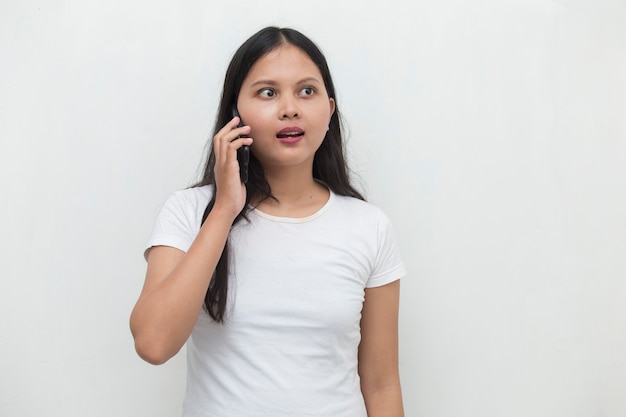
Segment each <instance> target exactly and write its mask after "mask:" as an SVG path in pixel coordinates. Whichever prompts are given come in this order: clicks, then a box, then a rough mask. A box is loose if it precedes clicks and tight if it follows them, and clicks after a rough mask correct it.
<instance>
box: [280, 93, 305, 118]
mask: <svg viewBox="0 0 626 417" xmlns="http://www.w3.org/2000/svg"><path fill="white" fill-rule="evenodd" d="M300 116H301V112H300V109H299V108H298V105H297V103H296V100H295V99H294V98H291V97H289V98H287V97H286V98H284V99H283V100H282V101H281V107H280V118H281V119H297V118H299V117H300Z"/></svg>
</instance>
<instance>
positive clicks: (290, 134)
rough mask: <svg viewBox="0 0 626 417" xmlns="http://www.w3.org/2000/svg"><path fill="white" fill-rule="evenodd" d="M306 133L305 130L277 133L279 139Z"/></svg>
mask: <svg viewBox="0 0 626 417" xmlns="http://www.w3.org/2000/svg"><path fill="white" fill-rule="evenodd" d="M302 135H304V132H291V133H279V134H278V135H276V137H277V138H278V139H287V138H297V137H298V136H302Z"/></svg>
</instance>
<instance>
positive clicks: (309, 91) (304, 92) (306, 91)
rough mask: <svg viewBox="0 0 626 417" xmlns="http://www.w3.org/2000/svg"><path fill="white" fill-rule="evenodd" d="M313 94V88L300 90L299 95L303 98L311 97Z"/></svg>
mask: <svg viewBox="0 0 626 417" xmlns="http://www.w3.org/2000/svg"><path fill="white" fill-rule="evenodd" d="M314 92H315V90H314V89H313V87H304V88H303V89H302V90H300V93H301V94H302V95H303V96H311V95H313V93H314Z"/></svg>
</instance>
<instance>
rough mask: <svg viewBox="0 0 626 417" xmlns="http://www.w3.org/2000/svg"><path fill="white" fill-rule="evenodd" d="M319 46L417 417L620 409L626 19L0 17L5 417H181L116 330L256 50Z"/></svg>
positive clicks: (163, 6)
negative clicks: (229, 76) (225, 101)
mask: <svg viewBox="0 0 626 417" xmlns="http://www.w3.org/2000/svg"><path fill="white" fill-rule="evenodd" d="M268 24H276V25H281V26H291V27H295V28H297V29H300V30H302V31H303V32H304V33H306V34H308V35H309V36H310V37H311V38H313V39H314V40H315V41H316V42H317V43H318V44H319V45H320V46H321V48H322V49H323V50H324V51H325V53H326V55H327V58H328V60H329V63H330V66H331V70H332V72H333V74H334V77H335V82H336V84H337V88H338V102H339V106H340V107H341V109H342V110H343V111H344V114H345V116H346V118H347V122H348V127H349V129H348V130H349V150H350V159H351V161H352V165H353V167H354V169H355V170H356V171H357V173H358V174H359V176H360V179H361V182H362V183H363V184H366V186H365V187H363V188H364V189H365V191H366V194H367V196H368V198H369V200H370V201H371V202H373V203H375V204H377V205H379V206H380V207H382V208H383V209H384V210H385V211H386V212H387V213H388V215H389V216H390V217H391V219H392V221H393V223H394V224H395V226H396V231H397V235H398V239H399V242H400V246H401V249H402V252H403V255H404V257H405V259H406V264H407V267H408V269H409V275H408V276H407V277H406V279H404V280H403V284H402V305H401V328H400V331H401V346H400V348H401V363H400V366H401V376H402V382H403V389H404V395H405V409H406V415H407V416H428V417H457V416H459V417H465V416H480V417H502V416H506V417H509V416H520V417H522V416H523V417H527V416H533V417H600V416H602V417H623V416H624V415H626V395H624V393H625V392H626V302H625V301H624V300H626V279H625V278H626V255H625V253H626V195H625V191H626V2H624V1H620V0H560V1H549V0H519V1H514V0H474V1H462V0H440V1H434V0H431V1H426V0H413V1H380V2H356V1H349V2H348V1H346V2H341V1H337V0H335V1H322V0H318V1H307V2H293V1H258V0H254V1H252V0H239V1H237V2H228V1H221V2H209V1H205V0H185V1H174V0H171V1H168V0H152V1H147V0H142V1H121V0H113V1H106V2H104V1H101V2H96V1H84V0H65V1H61V0H56V1H35V0H20V1H15V0H14V1H10V0H1V3H0V138H1V142H0V175H1V187H2V188H1V193H0V198H1V203H0V227H1V229H0V236H1V239H0V250H1V252H0V254H1V256H2V259H1V264H0V273H1V275H0V321H1V327H0V415H1V416H2V417H18V416H20V417H22V416H26V417H41V416H46V417H55V416H63V417H67V416H103V417H110V416H153V417H160V416H163V417H165V416H176V415H178V414H179V413H180V408H181V407H180V403H181V399H182V393H183V390H184V372H185V371H184V354H182V353H181V354H180V355H179V356H177V357H175V358H174V359H172V360H171V361H170V362H168V363H167V364H165V365H163V366H160V367H153V366H151V365H148V364H146V363H144V362H142V361H141V360H140V359H139V358H138V357H137V356H136V354H135V352H134V349H133V344H132V339H131V336H130V332H129V329H128V317H129V314H130V311H131V308H132V306H133V304H134V302H135V300H136V297H137V295H138V293H139V290H140V288H141V285H142V282H143V275H144V272H145V262H144V260H143V258H142V252H143V244H144V242H145V240H146V239H147V238H148V235H149V233H150V230H151V228H152V224H153V221H154V217H155V215H156V213H157V210H158V208H159V206H160V205H161V204H162V202H163V201H164V200H165V198H166V197H167V196H168V195H169V194H170V193H171V192H173V191H174V190H176V189H180V188H184V187H186V186H188V185H189V184H191V183H192V182H193V180H194V179H195V178H196V175H197V171H198V166H199V164H200V162H201V160H202V153H203V150H204V146H205V143H206V141H207V139H208V138H209V136H210V131H211V127H212V123H213V117H214V112H215V109H216V104H217V100H218V96H219V94H220V87H221V83H222V79H223V74H224V71H225V67H226V65H227V62H228V60H229V58H230V56H231V54H232V53H233V52H234V50H235V49H236V48H237V46H239V44H240V43H241V42H242V41H243V40H245V39H246V38H247V37H248V36H250V35H251V34H252V33H254V32H256V31H257V30H258V29H260V28H261V27H263V26H266V25H268Z"/></svg>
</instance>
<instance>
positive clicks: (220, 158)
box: [213, 117, 252, 220]
mask: <svg viewBox="0 0 626 417" xmlns="http://www.w3.org/2000/svg"><path fill="white" fill-rule="evenodd" d="M240 121H241V119H240V118H239V117H234V118H233V119H232V120H231V121H230V122H228V123H227V124H226V126H224V127H223V128H222V129H221V130H220V131H219V132H217V134H216V135H215V136H214V137H213V152H214V153H215V168H214V173H215V188H216V195H215V206H213V210H217V211H219V212H223V213H224V214H228V215H229V216H230V217H232V219H233V220H234V219H235V217H237V215H238V214H239V213H240V212H241V210H242V209H243V207H244V205H245V204H246V186H245V184H244V183H243V182H241V178H240V176H239V162H238V161H237V149H239V148H240V147H242V146H244V145H251V144H252V138H240V137H239V136H240V135H246V134H248V133H250V126H242V127H237V126H238V124H239V122H240Z"/></svg>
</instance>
